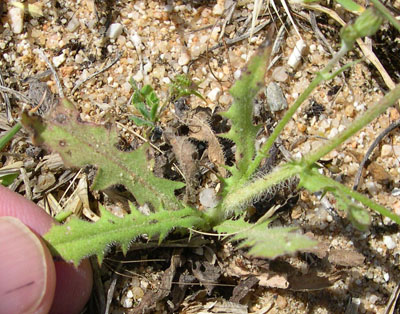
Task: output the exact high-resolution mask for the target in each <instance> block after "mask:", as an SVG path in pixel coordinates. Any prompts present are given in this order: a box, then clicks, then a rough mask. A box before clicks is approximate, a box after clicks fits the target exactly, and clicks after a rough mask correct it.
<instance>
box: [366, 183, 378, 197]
mask: <svg viewBox="0 0 400 314" xmlns="http://www.w3.org/2000/svg"><path fill="white" fill-rule="evenodd" d="M365 185H366V187H367V189H368V192H369V193H370V194H371V195H376V194H377V193H378V188H377V187H376V184H375V182H373V181H368V182H367V183H365Z"/></svg>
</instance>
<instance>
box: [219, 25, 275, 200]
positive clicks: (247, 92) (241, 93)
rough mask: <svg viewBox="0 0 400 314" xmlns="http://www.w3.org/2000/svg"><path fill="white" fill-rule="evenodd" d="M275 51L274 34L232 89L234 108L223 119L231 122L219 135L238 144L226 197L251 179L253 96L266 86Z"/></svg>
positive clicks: (226, 181) (224, 114)
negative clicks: (268, 66)
mask: <svg viewBox="0 0 400 314" xmlns="http://www.w3.org/2000/svg"><path fill="white" fill-rule="evenodd" d="M271 49H272V32H271V31H270V33H269V37H268V38H267V39H266V41H265V42H264V43H263V45H261V47H260V48H259V49H258V51H257V52H256V54H255V55H253V56H252V57H251V59H250V61H249V63H248V64H247V66H246V67H245V68H244V69H242V76H241V77H240V79H239V80H238V81H237V82H236V83H235V84H234V85H233V86H232V88H231V89H230V93H231V95H232V96H233V103H232V106H231V107H230V108H229V109H228V111H226V112H223V113H221V115H222V116H224V117H226V118H228V119H230V120H231V124H232V126H231V128H230V130H229V132H228V133H225V134H222V135H220V136H222V137H225V138H228V139H230V140H231V141H233V142H234V143H235V144H236V153H235V159H236V165H235V166H233V167H227V169H228V170H229V171H230V172H231V174H232V176H231V177H229V178H228V179H226V180H225V191H224V194H226V193H228V192H232V191H234V190H235V189H236V188H240V186H241V185H242V184H243V183H244V182H245V181H246V180H248V179H249V178H247V177H245V173H246V170H247V168H248V167H249V165H250V164H251V162H252V160H253V158H254V155H255V141H256V135H257V132H258V131H259V129H260V126H256V125H254V124H253V107H254V103H253V100H254V97H255V96H256V95H257V93H258V92H259V90H260V89H261V88H262V87H263V86H264V76H265V73H266V70H267V65H268V62H269V55H270V53H271Z"/></svg>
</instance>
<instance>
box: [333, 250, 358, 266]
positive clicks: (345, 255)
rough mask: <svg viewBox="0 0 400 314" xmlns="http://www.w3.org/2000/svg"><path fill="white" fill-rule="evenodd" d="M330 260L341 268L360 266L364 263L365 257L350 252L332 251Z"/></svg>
mask: <svg viewBox="0 0 400 314" xmlns="http://www.w3.org/2000/svg"><path fill="white" fill-rule="evenodd" d="M328 260H329V262H331V263H332V264H335V265H340V266H347V267H351V266H359V265H362V264H363V263H364V260H365V257H364V255H362V254H360V253H358V252H355V251H350V250H342V249H332V250H330V251H329V255H328Z"/></svg>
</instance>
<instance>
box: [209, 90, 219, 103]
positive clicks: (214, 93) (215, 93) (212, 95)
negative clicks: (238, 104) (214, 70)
mask: <svg viewBox="0 0 400 314" xmlns="http://www.w3.org/2000/svg"><path fill="white" fill-rule="evenodd" d="M220 94H221V89H220V88H219V87H216V88H214V89H212V90H211V91H210V92H209V93H208V94H207V97H208V99H210V100H211V101H212V102H215V101H217V100H218V97H219V95H220Z"/></svg>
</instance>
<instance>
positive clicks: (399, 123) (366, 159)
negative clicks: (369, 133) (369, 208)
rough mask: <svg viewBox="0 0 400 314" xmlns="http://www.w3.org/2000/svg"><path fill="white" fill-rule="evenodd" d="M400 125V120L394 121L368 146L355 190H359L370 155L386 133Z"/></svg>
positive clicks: (354, 186)
mask: <svg viewBox="0 0 400 314" xmlns="http://www.w3.org/2000/svg"><path fill="white" fill-rule="evenodd" d="M399 126H400V120H398V121H396V122H393V123H392V124H391V125H389V126H388V127H387V128H386V129H385V130H383V132H382V133H381V134H379V136H378V137H377V138H376V139H375V140H374V142H373V143H372V145H371V146H370V147H369V148H368V150H367V152H366V154H365V156H364V158H363V160H362V161H361V163H360V166H359V168H358V171H357V174H356V178H355V180H354V185H353V190H354V191H357V189H358V186H359V184H360V179H361V174H362V171H363V169H364V166H365V164H366V162H367V161H368V158H369V156H370V155H371V154H372V152H373V150H374V149H375V147H376V146H377V145H378V144H379V142H380V141H382V139H383V138H384V137H385V136H386V135H388V134H389V133H390V132H391V131H393V130H394V129H395V128H397V127H399Z"/></svg>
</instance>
